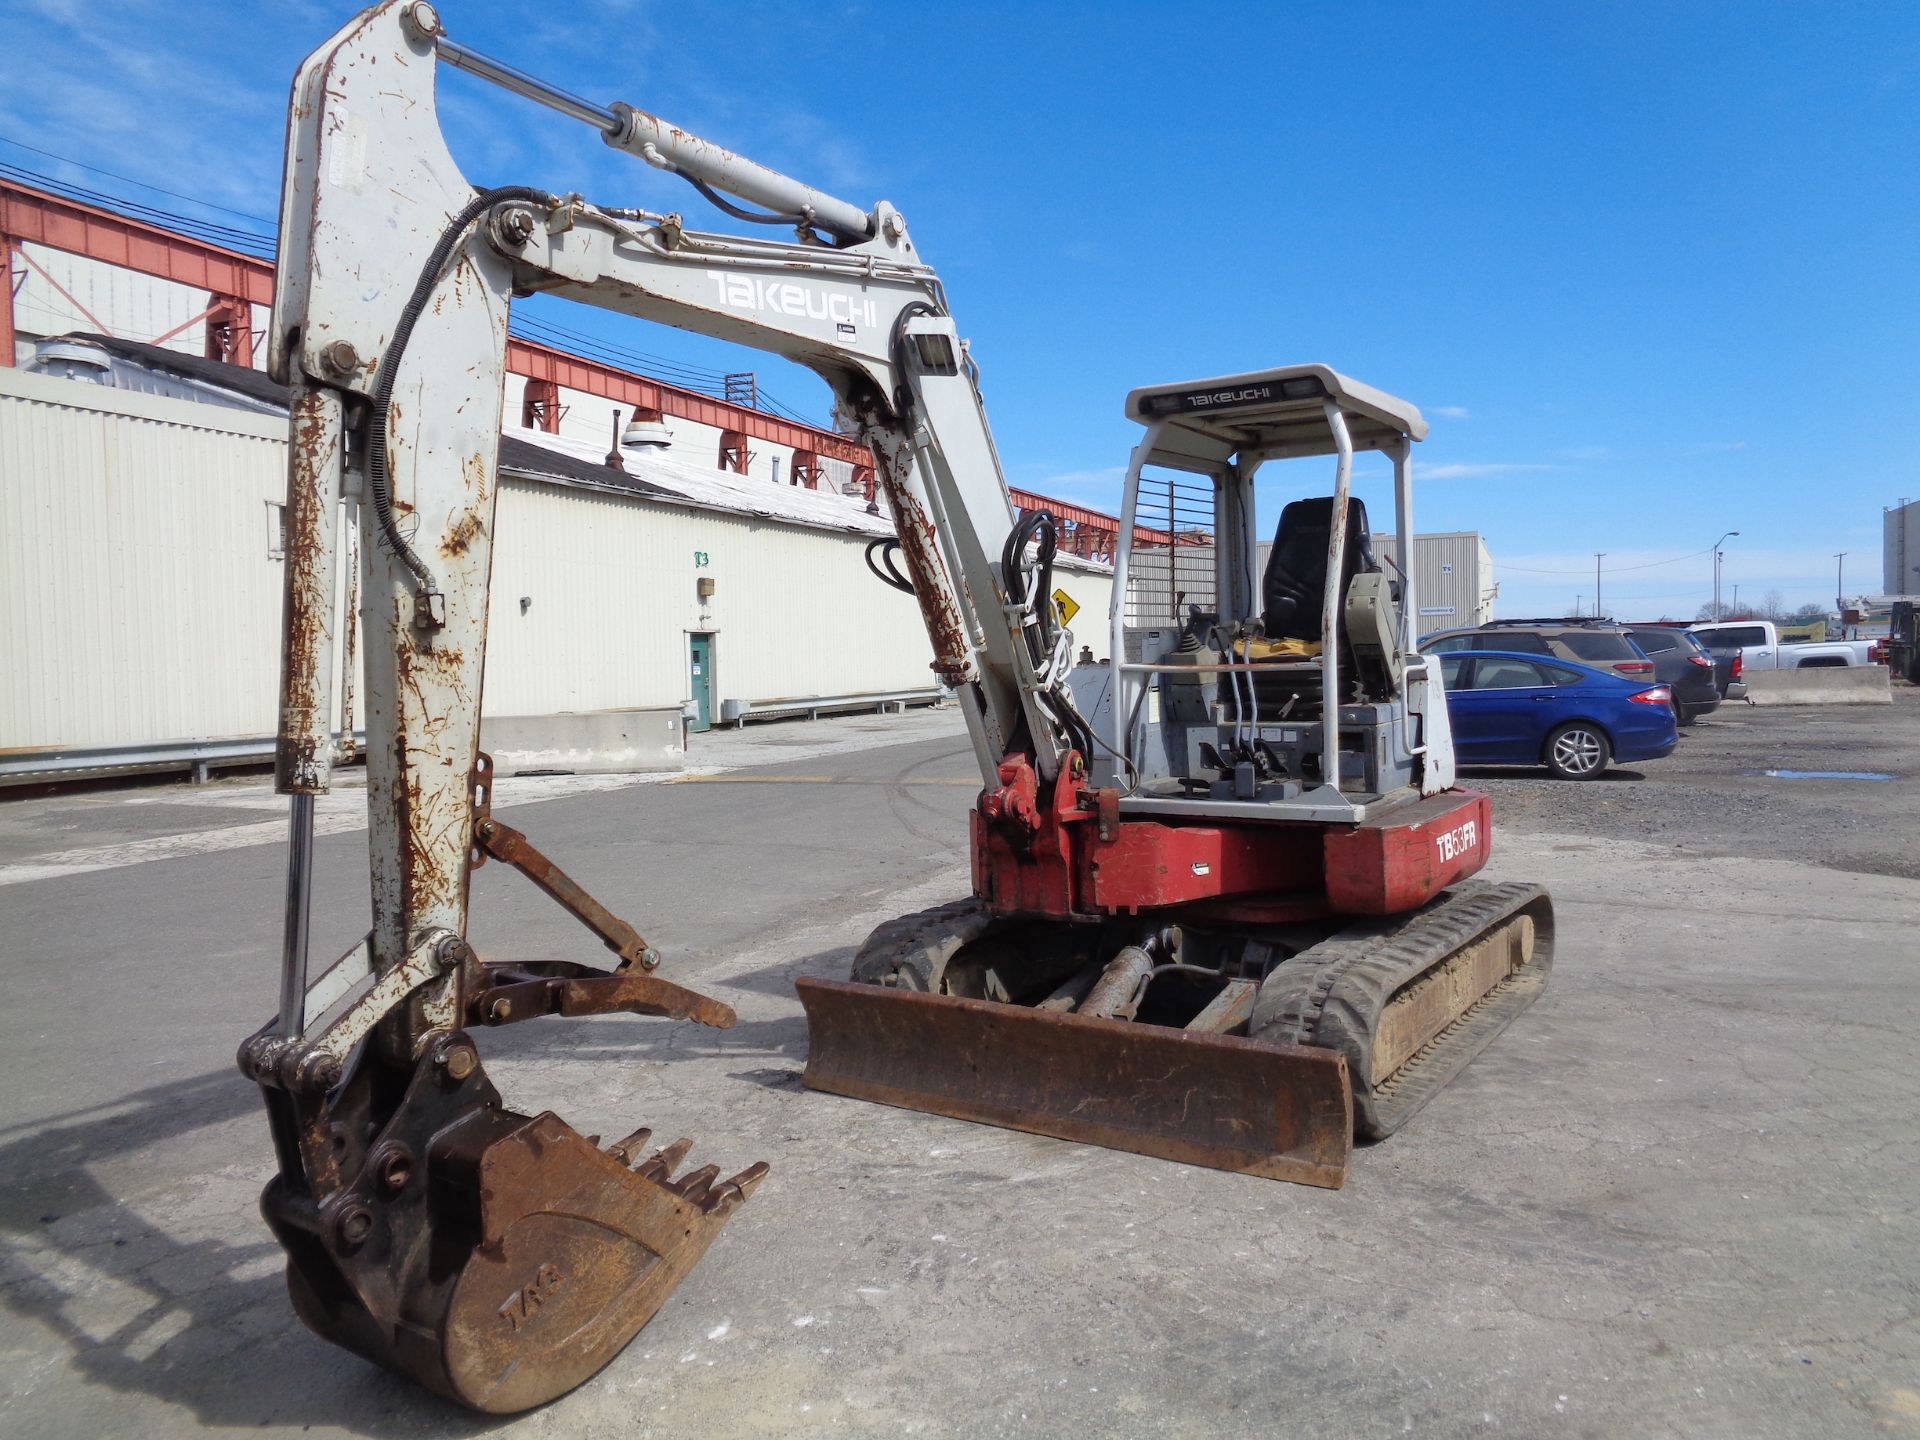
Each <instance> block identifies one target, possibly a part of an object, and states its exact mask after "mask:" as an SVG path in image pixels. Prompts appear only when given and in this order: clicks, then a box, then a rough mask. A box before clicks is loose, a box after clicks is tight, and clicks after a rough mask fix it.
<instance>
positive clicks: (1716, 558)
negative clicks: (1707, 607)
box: [1713, 530, 1740, 620]
mask: <svg viewBox="0 0 1920 1440" xmlns="http://www.w3.org/2000/svg"><path fill="white" fill-rule="evenodd" d="M1739 533H1740V532H1739V531H1738V530H1729V531H1727V533H1726V534H1724V535H1722V536H1721V537H1720V538H1719V539H1718V540H1716V541H1714V542H1713V618H1714V619H1716V620H1722V619H1725V618H1726V617H1725V616H1723V615H1722V614H1721V613H1720V547H1721V546H1722V545H1724V544H1726V543H1727V541H1729V540H1731V539H1732V538H1733V537H1734V536H1736V535H1738V534H1739Z"/></svg>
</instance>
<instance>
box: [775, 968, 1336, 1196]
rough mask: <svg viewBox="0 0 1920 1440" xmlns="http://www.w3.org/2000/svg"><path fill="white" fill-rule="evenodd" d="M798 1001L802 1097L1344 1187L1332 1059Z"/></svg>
mask: <svg viewBox="0 0 1920 1440" xmlns="http://www.w3.org/2000/svg"><path fill="white" fill-rule="evenodd" d="M797 988H798V990H799V992H800V1003H801V1005H802V1006H804V1007H805V1009H806V1013H807V1030H808V1044H809V1049H808V1055H807V1068H806V1073H805V1076H804V1077H803V1078H804V1081H805V1084H806V1085H807V1087H808V1088H809V1089H812V1090H825V1091H829V1092H831V1093H833V1094H835V1095H847V1096H851V1097H853V1098H854V1099H857V1100H872V1101H876V1102H878V1103H880V1104H882V1105H898V1106H901V1107H903V1108H905V1109H909V1110H925V1111H930V1112H932V1113H934V1114H936V1115H951V1116H953V1117H955V1118H956V1119H960V1120H973V1121H978V1122H980V1123H981V1124H986V1125H998V1126H1002V1127H1005V1128H1007V1129H1012V1130H1025V1131H1028V1132H1029V1133H1031V1134H1035V1135H1051V1136H1054V1137H1055V1138H1057V1139H1061V1140H1078V1141H1082V1142H1084V1143H1087V1144H1092V1145H1103V1146H1106V1147H1107V1148H1108V1149H1113V1150H1130V1151H1133V1152H1134V1153H1135V1154H1139V1155H1153V1156H1157V1157H1159V1158H1160V1159H1163V1160H1177V1161H1181V1162H1183V1163H1185V1164H1189V1165H1206V1166H1211V1167H1212V1168H1214V1169H1216V1170H1233V1171H1238V1172H1240V1173H1242V1174H1246V1175H1259V1176H1264V1177H1265V1178H1267V1179H1271V1180H1291V1181H1294V1182H1296V1183H1299V1184H1303V1185H1319V1186H1324V1187H1327V1188H1329V1189H1337V1188H1339V1186H1340V1185H1341V1184H1342V1183H1343V1182H1344V1181H1345V1179H1346V1174H1347V1161H1348V1159H1349V1157H1350V1156H1351V1154H1352V1152H1353V1094H1352V1090H1351V1087H1350V1086H1349V1084H1348V1080H1347V1062H1346V1058H1345V1057H1344V1056H1343V1055H1341V1054H1340V1053H1338V1052H1337V1051H1333V1050H1325V1049H1319V1048H1316V1047H1312V1046H1306V1045H1270V1044H1265V1043H1261V1042H1256V1041H1253V1040H1246V1039H1241V1038H1240V1037H1238V1036H1232V1035H1215V1034H1206V1033H1202V1032H1199V1031H1193V1030H1177V1029H1171V1028H1168V1027H1166V1026H1159V1025H1136V1024H1131V1023H1129V1022H1127V1021H1124V1020H1109V1019H1103V1018H1097V1017H1090V1016H1079V1015H1069V1014H1060V1013H1056V1012H1053V1011H1047V1010H1038V1009H1033V1008H1029V1007H1026V1006H1019V1005H1003V1004H998V1003H995V1002H993V1001H989V1000H969V999H963V998H960V997H957V996H951V995H939V994H927V993H922V992H918V991H913V990H906V989H894V988H890V987H886V986H880V985H867V984H849V983H845V982H841V981H835V980H812V979H803V980H800V981H799V982H797Z"/></svg>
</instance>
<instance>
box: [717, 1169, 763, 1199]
mask: <svg viewBox="0 0 1920 1440" xmlns="http://www.w3.org/2000/svg"><path fill="white" fill-rule="evenodd" d="M767 1168H768V1167H767V1162H766V1161H764V1160H756V1161H754V1162H753V1164H751V1165H749V1166H748V1167H747V1168H746V1169H744V1170H742V1171H741V1172H740V1173H739V1174H738V1175H735V1176H734V1177H733V1178H732V1179H730V1180H722V1181H721V1182H720V1183H719V1184H718V1185H716V1186H714V1187H713V1199H712V1202H711V1203H713V1204H727V1205H737V1204H739V1203H740V1202H741V1201H742V1200H744V1199H746V1198H747V1197H748V1196H749V1195H751V1194H753V1192H754V1191H755V1190H757V1189H758V1188H759V1186H760V1182H761V1181H762V1180H764V1179H766V1178H767Z"/></svg>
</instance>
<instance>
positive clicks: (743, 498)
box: [500, 425, 893, 536]
mask: <svg viewBox="0 0 1920 1440" xmlns="http://www.w3.org/2000/svg"><path fill="white" fill-rule="evenodd" d="M500 433H501V434H502V435H503V436H505V437H507V438H509V439H513V440H518V441H520V442H522V443H523V444H526V445H529V446H532V447H534V448H536V449H541V450H550V451H552V452H554V453H555V454H557V455H564V456H566V457H567V458H568V459H570V460H576V461H582V460H584V461H587V462H589V463H594V464H604V463H605V461H606V455H607V452H606V451H605V450H603V449H602V448H601V447H600V446H598V445H595V444H592V443H590V442H588V441H585V440H568V439H565V438H563V437H561V436H559V435H549V434H547V433H546V432H545V431H544V430H530V429H527V428H526V427H524V426H520V425H504V426H502V427H501V430H500ZM621 459H622V461H623V462H624V463H625V466H626V474H627V476H628V477H629V478H630V479H631V480H632V481H637V482H639V483H638V485H637V486H636V487H634V488H638V489H640V490H641V491H642V492H643V493H652V494H655V495H665V496H668V497H678V498H679V499H682V500H686V501H688V502H690V503H692V504H695V505H702V506H707V507H710V508H712V509H716V510H731V511H735V512H738V513H743V514H748V515H761V516H764V517H766V518H767V519H769V520H783V521H786V522H787V523H789V524H795V525H811V526H817V527H821V528H825V529H831V530H852V531H856V532H858V533H860V534H864V535H876V536H877V535H891V534H893V521H892V520H890V519H889V518H888V517H887V515H886V513H885V509H884V504H883V507H882V513H880V514H878V515H869V514H868V513H867V499H866V496H864V495H857V496H856V495H842V494H840V493H839V492H838V491H834V490H809V489H807V488H806V487H805V486H802V485H781V484H776V483H775V482H773V481H771V480H756V479H755V478H753V477H752V476H750V475H736V474H734V473H733V472H732V471H730V470H718V469H709V468H708V467H707V466H704V465H697V464H694V463H692V462H690V461H686V460H680V459H676V458H675V457H674V456H673V454H672V453H671V452H667V453H662V452H660V451H657V450H648V449H644V448H640V447H635V448H633V449H626V448H624V447H623V448H622V450H621ZM568 473H570V474H571V473H573V472H572V471H569V472H568ZM610 483H613V484H618V483H620V482H619V481H617V480H612V479H611V478H610Z"/></svg>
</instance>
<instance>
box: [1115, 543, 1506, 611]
mask: <svg viewBox="0 0 1920 1440" xmlns="http://www.w3.org/2000/svg"><path fill="white" fill-rule="evenodd" d="M1397 548H1398V547H1397V545H1396V543H1395V540H1394V537H1393V536H1392V535H1391V534H1378V533H1376V534H1375V535H1374V537H1373V553H1374V555H1375V556H1376V557H1377V558H1378V559H1379V560H1380V561H1381V563H1382V564H1387V565H1391V564H1393V563H1397V561H1398V555H1397ZM1272 549H1273V544H1272V542H1271V541H1262V542H1261V543H1260V545H1259V546H1258V547H1257V551H1256V554H1257V557H1258V567H1259V569H1258V573H1259V574H1263V575H1264V574H1265V573H1266V568H1267V555H1268V553H1269V552H1270V551H1271V550H1272ZM1211 553H1212V552H1211V551H1209V552H1208V555H1209V557H1210V556H1211ZM1160 574H1161V575H1162V576H1163V577H1164V574H1165V570H1164V567H1163V568H1162V570H1161V571H1160ZM1161 583H1163V584H1164V583H1165V582H1164V579H1163V580H1162V582H1161ZM1129 588H1131V578H1129ZM1413 590H1414V599H1415V602H1416V604H1417V606H1418V609H1419V611H1420V615H1419V633H1420V634H1422V635H1431V634H1432V633H1433V632H1434V631H1436V630H1455V629H1461V628H1464V627H1466V626H1470V625H1484V624H1486V622H1487V621H1489V620H1491V619H1492V618H1493V602H1494V598H1495V597H1496V596H1497V595H1498V594H1499V592H1500V587H1499V586H1498V585H1497V584H1496V583H1495V582H1494V578H1493V555H1492V553H1491V552H1490V551H1489V550H1488V549H1487V542H1486V537H1484V536H1483V535H1481V534H1480V533H1479V532H1478V531H1476V530H1453V531H1442V532H1437V533H1435V534H1431V535H1415V536H1414V537H1413Z"/></svg>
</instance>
